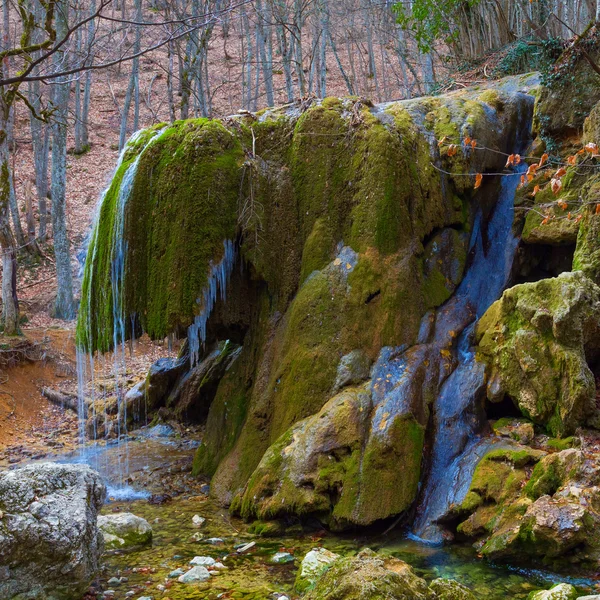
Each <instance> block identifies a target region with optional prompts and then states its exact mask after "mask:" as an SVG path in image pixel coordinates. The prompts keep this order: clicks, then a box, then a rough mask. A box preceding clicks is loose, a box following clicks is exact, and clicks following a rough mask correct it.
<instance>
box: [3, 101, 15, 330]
mask: <svg viewBox="0 0 600 600" xmlns="http://www.w3.org/2000/svg"><path fill="white" fill-rule="evenodd" d="M9 114H10V107H8V106H6V104H5V102H4V99H2V100H1V101H0V248H1V249H2V324H3V325H4V334H5V335H17V334H18V333H19V301H18V299H17V257H16V252H15V240H14V237H13V234H12V231H11V229H10V189H11V173H10V163H9V149H8V135H7V133H6V126H7V121H8V118H9Z"/></svg>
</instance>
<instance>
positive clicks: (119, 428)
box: [77, 130, 236, 499]
mask: <svg viewBox="0 0 600 600" xmlns="http://www.w3.org/2000/svg"><path fill="white" fill-rule="evenodd" d="M163 131H164V130H161V131H158V132H156V133H155V134H154V136H153V137H152V138H151V139H150V141H149V142H148V143H147V144H146V146H145V148H144V149H143V150H142V152H140V153H139V154H138V155H137V157H136V158H134V159H133V160H132V161H131V163H130V164H129V165H128V166H127V169H126V171H125V173H124V174H123V177H122V179H121V183H120V186H119V190H118V196H117V198H116V203H115V211H114V224H113V231H112V235H113V237H112V240H113V241H112V246H111V249H110V252H111V263H110V279H111V292H112V317H113V339H112V345H113V351H112V357H110V358H109V357H108V356H107V355H103V356H101V357H94V354H93V353H90V352H86V351H85V350H83V349H81V348H78V349H77V378H78V414H79V441H80V456H79V458H78V459H77V461H78V462H84V463H88V464H91V465H92V466H93V467H94V468H96V469H97V470H100V471H101V472H105V473H110V481H109V482H108V483H109V495H110V496H111V497H117V498H121V499H123V498H131V497H136V496H137V494H136V493H135V492H134V491H133V490H131V488H130V487H129V486H127V485H125V479H126V477H127V474H128V470H129V468H128V467H129V465H128V462H129V451H128V439H127V418H128V415H127V410H128V407H127V402H126V397H125V391H126V390H125V386H124V385H123V382H124V380H125V377H126V342H127V340H126V335H127V319H131V323H132V327H131V331H132V332H133V331H134V329H135V327H134V325H135V315H129V314H126V309H125V306H124V301H123V294H124V283H125V272H126V258H127V250H128V248H127V241H126V239H125V237H124V227H125V211H126V207H127V203H128V201H129V198H130V196H131V193H132V189H133V186H134V182H135V177H136V174H137V168H138V164H139V161H140V158H141V156H142V155H143V153H144V152H145V151H146V150H147V149H148V147H149V146H150V145H151V144H153V143H154V142H155V141H156V140H158V139H159V138H160V136H161V134H162V132H163ZM138 136H139V134H135V135H134V136H133V137H132V138H131V140H130V141H129V142H128V145H127V146H126V147H125V149H124V151H123V152H122V153H121V156H120V158H119V162H118V163H117V170H118V169H119V167H120V166H121V165H122V163H123V160H124V156H125V153H126V151H127V150H128V148H129V147H130V146H131V144H132V142H135V141H136V139H137V138H138ZM105 199H106V192H105V193H104V194H103V197H102V199H101V201H100V203H99V204H100V206H99V208H98V209H97V211H96V216H95V220H94V225H93V228H92V230H91V233H90V234H89V235H88V236H87V238H86V241H85V245H86V246H87V247H88V249H87V251H86V254H88V253H89V255H87V260H91V261H92V262H93V261H94V260H95V258H96V251H97V235H98V220H99V219H100V214H101V208H102V206H101V205H102V202H104V201H105ZM235 260H236V248H235V243H234V242H233V241H232V240H224V241H223V257H222V259H221V260H220V261H219V262H217V263H215V264H211V265H210V270H209V273H208V278H207V283H206V286H205V287H204V289H203V291H202V292H201V295H200V297H199V298H198V300H197V302H198V304H199V305H200V307H201V310H200V312H199V314H198V315H197V316H196V318H195V319H194V322H193V323H192V325H191V326H190V327H189V328H188V340H189V350H190V361H191V366H192V367H193V366H195V364H196V363H197V362H198V360H199V356H200V349H201V346H202V345H203V344H204V342H205V341H206V327H207V323H208V319H209V317H210V315H211V313H212V311H213V309H214V307H215V304H216V301H217V298H218V297H220V298H221V299H222V300H223V301H225V299H226V293H227V284H228V282H229V279H230V277H231V273H232V271H233V267H234V264H235ZM92 276H93V271H90V277H92ZM93 287H94V286H93V285H92V282H91V281H90V282H89V285H88V293H89V294H91V293H92V289H93ZM88 301H89V302H88V305H89V306H91V305H92V302H91V298H88ZM86 327H87V330H88V334H87V335H86V338H87V339H89V340H91V339H93V336H92V333H93V332H92V331H91V328H92V319H91V314H88V321H87V323H86ZM98 358H100V361H101V364H100V365H97V364H96V363H97V362H98ZM97 368H98V369H100V370H101V372H102V373H104V374H105V375H107V374H109V373H110V375H111V376H112V378H114V391H113V392H112V393H113V394H114V395H116V398H117V414H116V428H115V430H114V431H111V430H110V429H109V427H108V425H107V424H108V423H109V422H110V419H109V415H108V414H107V405H108V402H106V400H107V398H106V391H104V392H102V397H100V398H99V397H97V393H96V391H95V387H96V386H95V382H94V378H95V375H96V369H97ZM98 400H101V401H102V404H103V406H104V415H103V421H102V422H103V423H104V424H105V426H104V437H105V438H106V440H107V441H108V439H109V437H111V436H112V435H114V437H115V444H116V446H117V448H116V452H112V453H111V454H112V459H111V460H112V462H111V464H108V456H107V454H106V453H105V452H103V451H102V450H101V449H100V448H99V447H98V445H97V442H98V441H99V438H101V437H102V435H100V433H101V432H99V431H98V430H97V428H96V427H97V416H98V415H97V414H96V406H97V404H98V402H97V401H98ZM88 406H89V407H91V410H92V414H91V415H90V414H89V408H88ZM90 416H91V420H92V421H91V422H92V423H93V427H94V429H93V432H88V433H90V437H92V438H93V440H94V442H95V443H94V445H93V446H91V447H86V446H85V441H86V425H87V422H88V417H90ZM102 461H105V464H102Z"/></svg>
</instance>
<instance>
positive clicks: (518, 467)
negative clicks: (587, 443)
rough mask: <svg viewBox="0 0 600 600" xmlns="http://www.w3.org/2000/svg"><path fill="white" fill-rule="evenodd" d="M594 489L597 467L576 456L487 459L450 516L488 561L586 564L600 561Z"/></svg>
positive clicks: (599, 478)
mask: <svg viewBox="0 0 600 600" xmlns="http://www.w3.org/2000/svg"><path fill="white" fill-rule="evenodd" d="M532 464H535V467H534V468H533V472H532V471H531V465H532ZM599 484H600V467H598V465H597V464H595V462H594V461H593V460H589V459H588V458H586V456H585V455H584V453H583V452H582V451H580V450H576V449H567V450H562V451H561V452H555V453H552V454H547V455H544V453H543V452H540V451H537V450H532V449H528V448H526V447H521V449H519V448H518V447H515V449H514V450H504V451H494V452H490V453H488V454H487V455H486V456H484V458H483V459H482V460H481V461H480V463H479V464H478V466H477V468H476V470H475V474H474V476H473V481H472V483H471V487H470V490H469V493H468V494H467V496H466V497H465V501H464V502H463V504H462V506H461V507H460V510H458V511H457V514H458V515H460V514H462V519H463V520H462V522H461V523H460V524H459V525H458V531H459V532H460V533H461V534H462V535H464V536H466V537H468V538H471V539H475V540H478V541H477V542H476V547H477V548H478V549H479V551H480V552H481V554H483V555H484V556H485V557H486V558H489V559H490V560H497V561H502V560H503V561H515V560H518V561H520V562H523V563H529V564H531V563H535V562H538V563H539V562H542V561H543V562H544V563H546V564H549V563H553V562H556V561H560V560H563V559H564V558H565V557H570V558H571V559H573V560H577V561H580V562H586V561H587V562H589V561H591V562H593V561H594V560H598V558H600V536H598V533H597V531H598V528H599V527H600V487H599ZM466 515H468V517H467V518H465V516H466Z"/></svg>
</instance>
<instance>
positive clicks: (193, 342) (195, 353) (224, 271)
mask: <svg viewBox="0 0 600 600" xmlns="http://www.w3.org/2000/svg"><path fill="white" fill-rule="evenodd" d="M235 256H236V252H235V244H234V242H233V241H231V240H225V241H224V242H223V258H222V259H221V260H220V261H219V262H218V263H217V264H216V265H212V264H211V267H210V272H209V274H208V282H207V284H206V287H205V288H204V290H203V292H202V298H198V300H197V302H198V304H200V305H201V306H202V308H201V310H200V313H199V314H198V315H197V316H196V318H195V319H194V322H193V323H192V324H191V325H190V326H189V327H188V344H189V349H190V363H191V364H190V367H192V368H193V367H194V366H195V365H196V363H197V362H198V359H199V353H200V345H201V344H204V342H205V341H206V324H207V323H208V319H209V317H210V315H211V313H212V311H213V308H214V307H215V303H216V301H217V294H218V295H220V297H221V300H223V301H225V298H226V295H227V283H228V281H229V278H230V277H231V273H232V271H233V267H234V265H235Z"/></svg>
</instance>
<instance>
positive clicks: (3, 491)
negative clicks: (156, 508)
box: [0, 463, 106, 600]
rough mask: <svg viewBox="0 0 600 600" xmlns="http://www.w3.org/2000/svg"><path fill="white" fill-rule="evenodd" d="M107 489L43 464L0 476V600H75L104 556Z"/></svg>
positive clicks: (74, 470)
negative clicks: (101, 523) (101, 515)
mask: <svg viewBox="0 0 600 600" xmlns="http://www.w3.org/2000/svg"><path fill="white" fill-rule="evenodd" d="M105 495H106V489H105V487H104V484H103V483H102V480H101V478H100V475H99V474H98V473H96V472H95V471H92V470H91V469H90V468H89V467H87V466H81V465H61V464H55V463H42V464H36V465H27V466H25V467H23V468H20V469H17V470H14V471H6V472H3V473H0V600H11V599H13V598H17V597H18V598H19V600H30V599H31V600H33V599H35V600H78V599H79V598H81V596H82V595H83V594H84V593H85V591H86V590H87V588H88V586H89V584H90V582H91V581H92V579H93V578H94V576H95V575H96V573H97V571H98V567H99V558H100V555H101V554H102V550H103V540H102V535H101V534H100V532H99V531H98V528H97V525H96V519H97V516H98V511H99V510H100V508H101V507H102V503H103V501H104V497H105Z"/></svg>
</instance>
